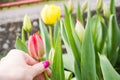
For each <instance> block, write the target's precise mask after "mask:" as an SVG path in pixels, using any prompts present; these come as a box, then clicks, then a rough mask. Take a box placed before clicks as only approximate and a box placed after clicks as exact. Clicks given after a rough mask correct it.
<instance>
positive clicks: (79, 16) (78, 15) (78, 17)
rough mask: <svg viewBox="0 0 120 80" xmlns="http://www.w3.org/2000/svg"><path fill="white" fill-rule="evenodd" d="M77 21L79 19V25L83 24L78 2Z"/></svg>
mask: <svg viewBox="0 0 120 80" xmlns="http://www.w3.org/2000/svg"><path fill="white" fill-rule="evenodd" d="M77 19H79V20H80V21H81V23H82V24H84V21H83V17H82V13H81V8H80V4H79V2H78V6H77Z"/></svg>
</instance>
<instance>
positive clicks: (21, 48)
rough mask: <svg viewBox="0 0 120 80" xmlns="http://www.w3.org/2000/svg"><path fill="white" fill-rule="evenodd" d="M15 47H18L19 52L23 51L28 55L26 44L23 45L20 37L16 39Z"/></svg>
mask: <svg viewBox="0 0 120 80" xmlns="http://www.w3.org/2000/svg"><path fill="white" fill-rule="evenodd" d="M15 47H16V49H19V50H22V51H24V52H26V53H28V49H27V46H26V44H25V43H23V42H22V40H21V39H20V38H19V37H17V38H16V43H15Z"/></svg>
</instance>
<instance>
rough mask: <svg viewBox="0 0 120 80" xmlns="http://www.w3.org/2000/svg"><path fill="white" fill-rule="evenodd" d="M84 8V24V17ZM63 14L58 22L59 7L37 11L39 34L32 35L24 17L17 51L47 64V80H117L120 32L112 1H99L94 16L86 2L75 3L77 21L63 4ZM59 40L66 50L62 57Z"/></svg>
mask: <svg viewBox="0 0 120 80" xmlns="http://www.w3.org/2000/svg"><path fill="white" fill-rule="evenodd" d="M70 1H71V0H70ZM72 6H73V5H72ZM86 9H87V21H85V19H84V18H83V13H84V11H85V10H86ZM72 10H73V8H72ZM102 10H103V11H102ZM64 11H65V17H64V19H60V13H61V12H60V7H58V6H56V5H45V6H44V8H43V9H42V11H41V12H40V15H41V18H39V28H40V31H38V32H37V33H34V34H33V35H30V34H29V33H30V30H31V28H32V25H31V21H30V19H29V16H27V15H25V17H24V21H23V27H22V33H21V39H20V38H19V37H17V38H16V48H17V49H20V50H23V51H25V52H26V53H29V55H30V56H31V57H33V58H34V59H35V60H37V61H42V60H46V59H47V60H49V61H50V63H51V66H50V69H51V70H52V75H51V76H50V77H48V76H47V75H46V72H44V76H45V77H46V80H120V74H119V73H120V65H119V64H120V58H119V57H120V47H119V45H120V29H119V26H118V23H117V18H116V10H115V5H114V0H110V6H107V5H105V4H104V6H103V1H102V0H98V1H97V6H96V13H95V14H93V15H92V13H91V11H90V4H89V1H88V2H87V1H85V3H84V4H83V5H82V7H80V4H78V7H77V12H76V18H77V19H76V20H75V18H73V16H72V12H71V11H70V8H68V7H66V5H64ZM101 11H102V12H103V14H102V12H101ZM25 32H26V33H27V38H26V37H25V35H24V34H25ZM62 41H63V43H64V45H65V49H66V51H67V52H66V53H64V54H62V52H63V51H62V50H63V49H62V46H63V43H62ZM43 55H44V56H43Z"/></svg>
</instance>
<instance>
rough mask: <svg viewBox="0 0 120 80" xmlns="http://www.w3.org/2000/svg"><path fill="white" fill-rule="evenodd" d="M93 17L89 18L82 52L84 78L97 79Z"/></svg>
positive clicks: (84, 79)
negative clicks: (92, 28) (92, 26)
mask: <svg viewBox="0 0 120 80" xmlns="http://www.w3.org/2000/svg"><path fill="white" fill-rule="evenodd" d="M90 21H91V19H90V18H89V19H88V22H87V25H86V29H85V36H84V40H83V44H82V52H81V75H82V80H96V64H95V51H94V44H93V39H92V31H91V22H90Z"/></svg>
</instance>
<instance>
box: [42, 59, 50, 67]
mask: <svg viewBox="0 0 120 80" xmlns="http://www.w3.org/2000/svg"><path fill="white" fill-rule="evenodd" d="M43 65H44V67H45V68H47V67H48V66H49V65H50V62H49V61H48V60H46V61H44V62H43Z"/></svg>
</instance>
